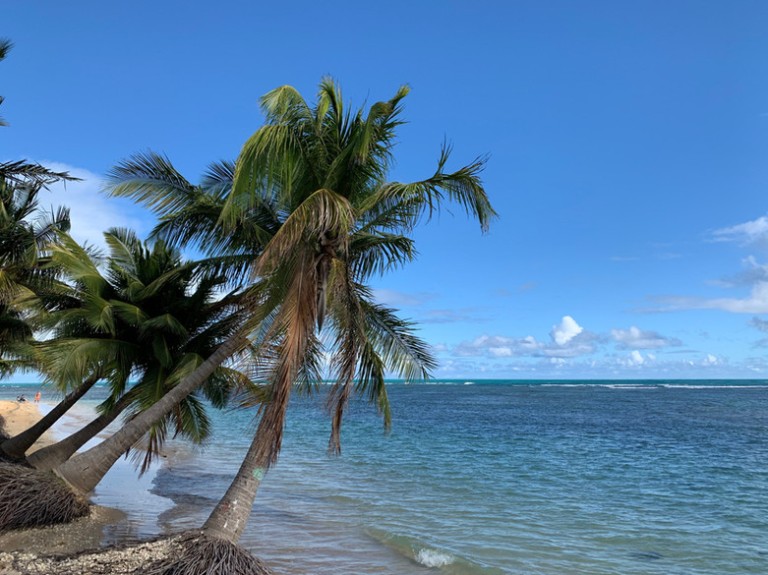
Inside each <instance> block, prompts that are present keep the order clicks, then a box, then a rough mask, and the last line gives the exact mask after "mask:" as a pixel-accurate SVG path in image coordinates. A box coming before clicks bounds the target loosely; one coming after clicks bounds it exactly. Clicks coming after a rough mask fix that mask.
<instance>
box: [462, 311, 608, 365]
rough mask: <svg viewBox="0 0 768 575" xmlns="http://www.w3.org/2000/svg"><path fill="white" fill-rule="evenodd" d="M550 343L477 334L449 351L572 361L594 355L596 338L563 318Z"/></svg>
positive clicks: (465, 355)
mask: <svg viewBox="0 0 768 575" xmlns="http://www.w3.org/2000/svg"><path fill="white" fill-rule="evenodd" d="M550 336H551V338H552V341H551V342H550V343H545V342H541V341H539V340H537V339H536V338H535V337H534V336H532V335H528V336H525V337H522V338H519V337H518V338H513V337H505V336H500V335H481V336H479V337H477V338H475V339H474V340H472V341H465V342H462V343H460V344H459V345H457V346H456V347H455V348H454V349H453V353H454V354H455V355H457V356H460V357H488V358H511V357H541V358H550V359H551V358H560V359H563V358H573V357H578V356H582V355H588V354H591V353H594V351H595V345H594V341H595V339H596V337H595V336H594V335H592V334H590V333H588V332H586V331H584V328H583V327H581V326H580V325H579V324H578V323H576V321H575V320H574V319H573V318H572V317H571V316H565V317H563V319H562V321H561V322H560V324H558V325H556V326H553V327H552V331H551V332H550Z"/></svg>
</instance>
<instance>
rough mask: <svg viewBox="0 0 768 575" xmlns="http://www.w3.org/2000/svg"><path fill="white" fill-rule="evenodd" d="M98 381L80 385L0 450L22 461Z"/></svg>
mask: <svg viewBox="0 0 768 575" xmlns="http://www.w3.org/2000/svg"><path fill="white" fill-rule="evenodd" d="M98 380H99V377H98V376H93V377H90V378H89V379H87V380H86V381H84V382H83V383H82V384H80V385H79V386H78V387H77V388H76V389H74V390H73V391H71V392H70V393H68V394H67V396H66V397H65V398H64V399H62V400H61V401H60V402H59V404H58V405H57V406H56V407H54V408H53V409H52V410H51V411H49V412H48V413H47V414H45V416H44V417H43V418H42V419H40V421H38V422H37V423H35V424H34V425H33V426H32V427H30V428H29V429H27V430H25V431H22V432H21V433H19V434H18V435H15V436H14V437H11V438H10V439H6V440H5V441H3V443H2V445H0V449H2V451H3V452H4V453H5V454H6V455H9V456H10V457H13V458H16V459H22V458H23V457H24V454H25V453H26V452H27V450H28V449H29V448H30V447H32V445H33V444H34V443H35V441H37V440H38V439H40V436H41V435H43V433H45V432H46V431H48V429H50V427H51V426H52V425H53V424H54V423H56V422H57V421H58V420H59V418H61V416H62V415H64V414H65V413H66V412H67V411H69V409H70V408H71V407H72V406H73V405H74V404H75V403H76V402H77V400H78V399H80V398H81V397H82V396H83V395H85V393H86V392H87V391H88V390H89V389H91V388H92V387H93V386H94V384H95V383H96V382H97V381H98Z"/></svg>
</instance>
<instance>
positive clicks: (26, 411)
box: [0, 400, 56, 453]
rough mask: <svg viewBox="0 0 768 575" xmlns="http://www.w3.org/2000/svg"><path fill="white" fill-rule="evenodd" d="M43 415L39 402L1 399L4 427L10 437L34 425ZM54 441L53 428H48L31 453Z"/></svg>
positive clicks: (30, 450)
mask: <svg viewBox="0 0 768 575" xmlns="http://www.w3.org/2000/svg"><path fill="white" fill-rule="evenodd" d="M42 416H43V414H42V411H41V404H39V403H33V402H31V401H24V402H18V401H10V400H0V417H1V418H2V421H3V426H4V427H3V429H4V430H5V433H6V435H8V436H9V437H13V436H14V435H17V434H19V433H21V432H22V431H24V430H25V429H27V428H29V427H30V426H32V425H34V424H35V423H36V422H37V421H38V420H39V419H40V418H41V417H42ZM54 441H56V437H55V435H54V434H53V432H52V431H51V430H48V431H46V432H45V433H44V434H43V436H42V437H41V438H40V439H39V440H38V441H37V442H36V443H35V444H34V445H33V446H32V447H31V448H30V449H29V453H32V452H33V451H35V450H37V449H40V448H41V447H45V446H46V445H50V444H52V443H53V442H54Z"/></svg>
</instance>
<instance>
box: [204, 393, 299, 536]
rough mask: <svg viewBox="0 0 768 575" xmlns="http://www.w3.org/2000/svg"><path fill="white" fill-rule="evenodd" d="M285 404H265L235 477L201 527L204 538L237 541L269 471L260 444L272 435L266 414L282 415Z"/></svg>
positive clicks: (267, 462)
mask: <svg viewBox="0 0 768 575" xmlns="http://www.w3.org/2000/svg"><path fill="white" fill-rule="evenodd" d="M287 404H288V402H287V401H285V402H270V403H269V404H267V407H266V409H265V412H264V414H263V415H262V418H261V421H260V422H259V427H258V429H257V430H256V433H255V435H254V437H253V441H252V442H251V446H250V447H249V448H248V452H247V453H246V454H245V458H244V459H243V463H242V464H241V465H240V469H239V470H238V472H237V475H235V478H234V479H233V480H232V483H230V484H229V488H228V489H227V492H226V493H225V494H224V497H222V498H221V499H220V500H219V502H218V503H217V504H216V507H214V509H213V511H212V512H211V514H210V516H209V517H208V519H207V520H206V522H205V523H204V524H203V532H204V533H205V534H206V535H210V536H212V537H218V538H219V539H226V540H227V541H231V542H232V543H237V542H238V541H239V540H240V536H241V535H242V534H243V531H244V530H245V526H246V525H247V524H248V519H249V518H250V516H251V511H252V509H253V501H254V499H256V492H257V491H258V490H259V485H261V481H262V479H263V478H264V475H265V474H266V473H267V470H268V469H269V460H268V459H267V458H266V457H265V456H264V451H263V446H262V445H260V444H263V443H264V442H265V435H266V434H271V433H274V430H273V429H270V428H269V425H268V423H266V422H269V421H271V420H272V418H270V417H268V414H267V412H268V411H270V410H282V411H283V414H284V412H285V409H286V407H287ZM279 419H282V418H279ZM267 441H268V440H267Z"/></svg>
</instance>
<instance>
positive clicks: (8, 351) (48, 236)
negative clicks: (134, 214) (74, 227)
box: [0, 177, 69, 377]
mask: <svg viewBox="0 0 768 575" xmlns="http://www.w3.org/2000/svg"><path fill="white" fill-rule="evenodd" d="M42 187H43V186H42V184H40V183H18V182H14V181H9V180H6V179H4V178H2V177H0V377H3V376H5V375H9V374H10V373H13V372H14V371H15V370H16V369H19V368H22V369H23V368H33V367H35V365H36V361H35V357H34V353H33V350H32V348H31V345H30V344H31V342H32V333H33V331H34V328H35V325H34V324H33V322H32V318H31V316H30V314H29V310H30V309H31V308H33V307H36V306H39V305H40V304H41V299H46V298H47V299H48V300H49V303H50V299H51V298H53V300H55V299H56V297H55V293H56V282H55V278H56V275H57V270H56V269H55V268H52V267H50V266H47V265H46V264H47V260H48V255H47V253H46V251H45V250H46V248H47V246H48V244H49V243H50V242H51V241H52V240H53V239H54V238H55V236H56V233H57V232H58V231H60V230H68V229H69V211H68V210H67V209H64V208H60V209H59V210H57V211H54V212H51V213H50V214H47V213H42V214H41V213H39V211H38V200H37V196H38V194H39V192H40V190H41V189H42Z"/></svg>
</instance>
